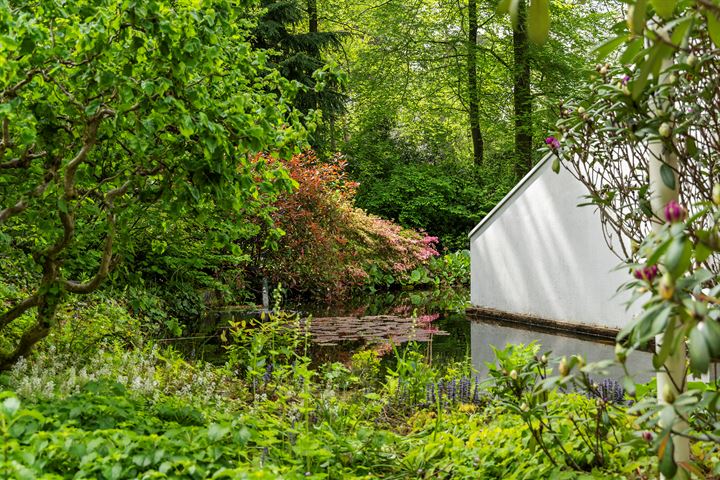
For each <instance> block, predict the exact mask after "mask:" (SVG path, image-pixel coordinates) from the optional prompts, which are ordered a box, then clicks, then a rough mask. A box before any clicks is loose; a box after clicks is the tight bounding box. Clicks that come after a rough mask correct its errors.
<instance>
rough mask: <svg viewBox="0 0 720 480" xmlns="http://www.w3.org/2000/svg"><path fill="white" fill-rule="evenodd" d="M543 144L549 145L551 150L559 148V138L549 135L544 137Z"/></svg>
mask: <svg viewBox="0 0 720 480" xmlns="http://www.w3.org/2000/svg"><path fill="white" fill-rule="evenodd" d="M545 145H547V146H549V147H550V148H552V149H553V150H557V149H558V148H560V140H558V139H557V138H555V137H553V136H552V135H550V136H549V137H547V138H546V139H545Z"/></svg>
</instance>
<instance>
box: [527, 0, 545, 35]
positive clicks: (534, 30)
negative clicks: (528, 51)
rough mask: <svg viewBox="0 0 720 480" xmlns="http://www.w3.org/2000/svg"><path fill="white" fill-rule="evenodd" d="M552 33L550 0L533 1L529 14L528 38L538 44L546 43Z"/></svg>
mask: <svg viewBox="0 0 720 480" xmlns="http://www.w3.org/2000/svg"><path fill="white" fill-rule="evenodd" d="M549 31H550V2H549V0H531V2H530V8H529V12H528V37H529V38H530V40H531V41H532V42H534V43H536V44H541V43H544V42H545V40H546V39H547V36H548V32H549Z"/></svg>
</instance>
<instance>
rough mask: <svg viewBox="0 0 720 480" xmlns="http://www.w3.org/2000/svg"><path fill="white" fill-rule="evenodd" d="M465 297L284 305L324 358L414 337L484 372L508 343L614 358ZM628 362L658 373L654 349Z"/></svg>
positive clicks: (601, 346) (438, 355) (220, 320)
mask: <svg viewBox="0 0 720 480" xmlns="http://www.w3.org/2000/svg"><path fill="white" fill-rule="evenodd" d="M468 297H469V294H468V292H467V291H455V292H401V293H395V294H384V295H374V296H371V297H363V298H356V299H353V300H352V301H350V302H346V303H343V304H339V305H338V304H335V305H324V304H289V305H284V306H283V308H284V309H287V310H293V311H297V312H300V314H301V315H303V316H312V320H311V324H310V325H311V333H312V335H313V339H314V346H313V349H312V350H313V352H312V356H313V357H314V358H315V359H316V361H320V362H323V361H342V362H345V361H348V360H349V358H350V356H351V355H352V354H353V353H355V352H356V351H359V350H361V349H364V348H378V349H380V350H382V349H383V345H385V346H388V345H389V344H394V345H400V344H403V343H406V342H407V341H409V340H415V341H417V342H418V343H419V344H420V345H421V347H424V348H425V350H426V352H427V353H428V356H431V357H432V361H433V362H435V363H447V362H454V361H462V360H465V359H467V358H468V357H470V358H471V359H472V364H473V366H474V368H475V369H476V370H477V371H478V376H479V377H480V378H484V377H485V376H486V375H487V372H488V368H487V365H486V363H487V362H490V363H492V362H493V361H494V354H493V347H495V348H499V349H501V348H504V347H505V346H506V345H508V344H525V345H527V344H529V343H531V342H535V343H536V344H538V345H540V351H541V352H543V353H545V352H552V353H551V355H552V356H554V357H561V356H570V355H575V354H581V355H583V356H584V357H585V359H586V361H587V362H594V361H599V360H605V359H611V358H613V357H614V345H613V344H612V342H607V341H605V342H603V341H599V340H597V339H590V338H588V337H580V336H577V335H573V332H557V331H552V332H551V331H548V330H543V329H541V328H538V327H531V326H526V325H518V324H517V323H510V322H503V321H498V320H497V319H484V318H478V317H476V316H473V319H472V320H470V319H469V318H468V317H467V316H466V314H465V308H466V307H467V306H468V301H467V299H468ZM247 316H248V313H247V312H246V313H242V312H241V311H237V312H236V311H231V312H228V311H225V312H222V314H221V315H219V316H217V319H216V320H215V321H214V322H212V323H213V324H214V325H213V326H212V327H211V328H221V326H222V324H226V323H227V320H228V319H235V320H237V319H238V318H243V317H247ZM250 316H252V314H250ZM209 343H211V344H212V343H214V342H212V341H211V342H209ZM206 346H209V345H207V344H206ZM386 350H387V349H386ZM627 365H628V369H629V371H630V372H631V373H632V374H633V376H634V378H635V379H636V380H637V381H641V382H644V381H647V380H649V379H650V378H651V377H652V376H653V372H652V361H651V355H650V354H649V353H646V352H634V353H633V354H631V355H630V357H629V358H628V362H627ZM607 376H608V377H610V378H615V379H618V380H620V379H621V378H622V371H621V370H619V369H614V370H610V371H609V372H608V375H607Z"/></svg>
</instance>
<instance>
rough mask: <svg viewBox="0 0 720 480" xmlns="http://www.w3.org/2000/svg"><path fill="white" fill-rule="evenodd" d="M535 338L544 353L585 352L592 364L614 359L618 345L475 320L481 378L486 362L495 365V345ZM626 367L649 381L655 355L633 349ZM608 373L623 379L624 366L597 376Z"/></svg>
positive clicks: (472, 331) (475, 364)
mask: <svg viewBox="0 0 720 480" xmlns="http://www.w3.org/2000/svg"><path fill="white" fill-rule="evenodd" d="M533 341H534V342H535V343H537V344H538V345H540V353H545V352H547V351H550V352H552V353H551V355H550V356H551V358H558V357H563V356H567V357H569V356H571V355H577V354H582V356H583V357H584V358H585V361H587V362H588V363H590V362H598V361H600V360H611V359H613V358H614V357H615V346H614V345H607V344H604V343H597V342H590V341H586V340H579V339H577V338H572V337H566V336H560V335H556V334H551V333H542V332H537V331H534V330H525V329H521V328H513V327H510V326H504V325H495V324H494V323H484V322H482V321H474V322H472V323H471V325H470V345H471V355H472V364H473V367H475V369H476V370H477V371H478V375H479V376H480V378H485V377H487V373H488V368H487V366H486V362H487V363H491V364H492V363H495V362H496V359H495V353H494V352H493V350H492V347H495V348H498V349H500V350H502V349H503V348H505V346H506V345H517V344H520V343H522V344H524V345H528V344H529V343H530V342H533ZM626 367H627V369H628V371H629V372H630V374H631V375H632V377H633V379H634V380H635V381H636V382H647V381H649V380H650V379H651V378H652V377H653V375H654V370H653V367H652V356H651V355H650V354H649V353H647V352H639V351H636V352H632V353H631V354H630V356H629V357H628V359H627V363H626ZM606 376H607V377H609V378H614V379H615V380H617V381H622V378H623V371H622V368H620V367H619V366H617V365H616V366H613V367H612V368H610V369H609V371H608V375H595V377H597V378H598V379H599V378H604V377H606Z"/></svg>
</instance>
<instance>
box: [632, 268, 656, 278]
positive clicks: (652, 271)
mask: <svg viewBox="0 0 720 480" xmlns="http://www.w3.org/2000/svg"><path fill="white" fill-rule="evenodd" d="M657 274H658V266H657V265H650V266H649V267H642V268H638V269H637V270H635V271H634V272H633V276H634V277H635V278H637V279H638V280H646V281H648V282H652V280H653V279H654V278H655V277H657Z"/></svg>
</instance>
